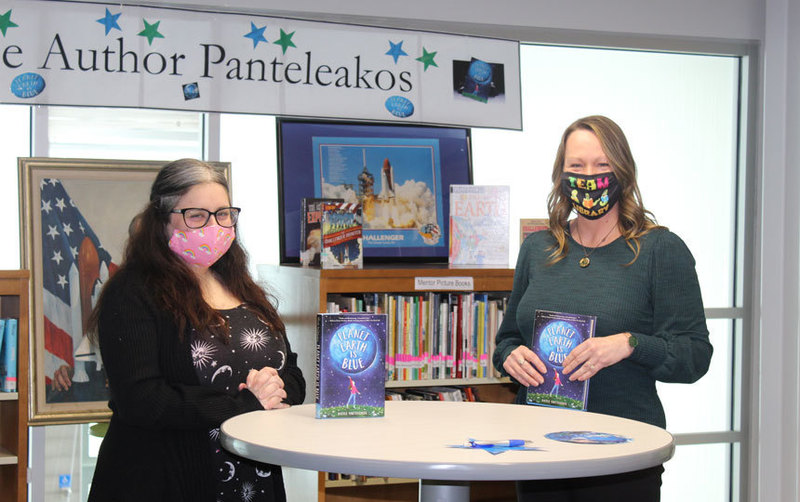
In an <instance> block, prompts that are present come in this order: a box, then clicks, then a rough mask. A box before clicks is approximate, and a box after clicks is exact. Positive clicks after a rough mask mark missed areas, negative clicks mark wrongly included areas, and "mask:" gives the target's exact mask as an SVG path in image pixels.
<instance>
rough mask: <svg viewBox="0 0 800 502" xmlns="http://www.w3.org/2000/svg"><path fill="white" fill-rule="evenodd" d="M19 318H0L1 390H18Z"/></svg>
mask: <svg viewBox="0 0 800 502" xmlns="http://www.w3.org/2000/svg"><path fill="white" fill-rule="evenodd" d="M17 325H18V321H17V319H3V318H0V382H1V383H2V385H0V390H2V391H3V392H17Z"/></svg>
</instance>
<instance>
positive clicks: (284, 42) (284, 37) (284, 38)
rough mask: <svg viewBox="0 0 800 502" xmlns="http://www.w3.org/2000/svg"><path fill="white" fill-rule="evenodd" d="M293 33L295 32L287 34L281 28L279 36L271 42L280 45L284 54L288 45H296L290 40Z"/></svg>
mask: <svg viewBox="0 0 800 502" xmlns="http://www.w3.org/2000/svg"><path fill="white" fill-rule="evenodd" d="M294 34H295V32H294V31H293V32H291V33H289V34H287V33H286V32H285V31H283V28H281V36H280V38H279V39H278V40H276V41H274V42H272V43H273V44H278V45H280V46H281V49H283V53H284V54H286V49H288V48H289V47H297V46H296V45H294V42H292V37H293V36H294Z"/></svg>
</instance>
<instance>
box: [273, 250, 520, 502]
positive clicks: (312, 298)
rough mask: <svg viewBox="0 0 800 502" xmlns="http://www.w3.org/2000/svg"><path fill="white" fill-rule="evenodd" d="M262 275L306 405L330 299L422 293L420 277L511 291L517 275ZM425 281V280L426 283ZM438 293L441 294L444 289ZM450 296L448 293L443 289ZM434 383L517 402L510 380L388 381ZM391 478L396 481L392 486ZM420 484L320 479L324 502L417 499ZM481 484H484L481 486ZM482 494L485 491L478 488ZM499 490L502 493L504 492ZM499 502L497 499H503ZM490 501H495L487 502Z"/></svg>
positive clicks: (376, 271)
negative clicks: (319, 324) (319, 325)
mask: <svg viewBox="0 0 800 502" xmlns="http://www.w3.org/2000/svg"><path fill="white" fill-rule="evenodd" d="M258 277H259V279H260V280H262V281H264V282H265V286H266V287H267V289H268V290H269V291H271V292H272V293H273V294H274V295H275V297H276V299H277V300H278V311H279V312H280V314H281V317H282V318H283V321H284V323H286V331H287V335H288V336H289V340H290V343H291V345H292V350H293V351H294V352H296V353H297V354H298V364H299V366H300V368H301V369H302V370H303V374H304V375H305V377H306V383H307V388H308V392H307V397H306V402H307V403H308V402H313V399H314V393H313V389H314V376H313V375H314V368H315V362H314V357H315V354H316V331H315V330H316V328H315V323H316V314H317V313H319V312H325V310H326V308H327V302H328V295H331V294H339V293H363V292H371V293H420V292H425V291H430V289H423V288H420V289H417V287H416V285H417V283H418V281H417V279H418V278H422V279H426V280H428V279H432V278H454V277H460V278H468V279H469V280H470V281H471V282H472V289H471V290H469V291H465V290H463V289H454V290H451V291H453V292H470V291H476V292H509V291H511V287H512V284H513V277H514V271H513V270H512V269H505V268H502V269H500V268H449V267H448V266H447V265H446V264H441V265H439V264H432V265H405V264H403V265H373V266H366V267H365V268H363V269H339V270H321V269H319V268H304V267H300V266H293V265H282V266H277V265H260V266H259V267H258ZM422 282H424V281H422ZM437 291H441V290H438V289H437ZM442 292H445V291H442ZM433 385H448V386H452V385H470V386H476V387H477V388H478V393H479V397H480V399H481V400H483V401H491V402H511V401H512V400H513V398H514V393H515V389H514V388H513V385H512V384H511V383H510V382H509V381H508V379H500V378H481V379H476V378H466V379H440V380H407V381H391V382H387V387H391V388H410V387H421V386H433ZM390 480H391V482H390ZM416 482H417V480H396V479H393V478H374V479H372V480H369V481H366V482H365V481H363V480H362V481H358V478H356V477H354V478H353V479H351V480H337V481H329V480H327V476H326V474H325V473H319V476H318V484H319V486H318V490H317V494H318V500H319V501H320V502H323V501H327V502H335V501H339V500H347V499H349V498H351V497H353V498H357V499H369V500H378V501H382V500H385V501H389V500H391V501H399V500H410V501H411V500H417V491H416V486H414V483H416ZM476 484H480V483H476ZM476 488H477V489H476V490H473V491H475V492H476V493H480V492H481V488H480V487H476ZM498 490H499V491H498ZM513 490H514V485H513V483H504V484H501V485H497V484H494V485H493V486H492V487H491V490H490V491H491V492H492V493H494V494H496V495H503V496H501V497H500V499H503V498H504V496H506V497H507V496H510V497H512V499H513V493H514V492H513ZM500 499H497V500H500ZM486 500H492V499H491V498H490V499H486Z"/></svg>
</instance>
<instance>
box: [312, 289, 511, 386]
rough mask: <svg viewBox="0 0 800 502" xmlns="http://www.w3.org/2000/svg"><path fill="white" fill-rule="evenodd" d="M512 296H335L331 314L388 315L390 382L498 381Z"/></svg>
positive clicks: (492, 294) (416, 294) (387, 351)
mask: <svg viewBox="0 0 800 502" xmlns="http://www.w3.org/2000/svg"><path fill="white" fill-rule="evenodd" d="M507 300H508V293H474V292H470V293H448V292H442V293H439V292H424V293H408V294H401V293H361V294H351V295H345V294H331V295H329V296H328V305H327V310H328V312H334V313H335V312H372V313H381V314H387V329H386V363H385V366H386V381H398V380H400V381H405V380H432V379H454V378H491V377H496V376H499V375H498V374H497V372H496V370H494V368H493V366H492V356H493V354H494V348H495V341H494V337H495V334H496V333H497V330H498V328H499V327H500V323H501V322H502V320H503V313H504V312H505V308H506V304H507Z"/></svg>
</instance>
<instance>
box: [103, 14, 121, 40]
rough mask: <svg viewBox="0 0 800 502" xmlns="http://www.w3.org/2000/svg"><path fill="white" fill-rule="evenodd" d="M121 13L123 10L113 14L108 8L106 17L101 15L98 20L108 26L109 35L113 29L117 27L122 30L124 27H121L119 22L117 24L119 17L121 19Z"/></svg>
mask: <svg viewBox="0 0 800 502" xmlns="http://www.w3.org/2000/svg"><path fill="white" fill-rule="evenodd" d="M121 15H122V12H120V13H119V14H112V13H111V12H110V11H109V10H108V9H106V15H105V17H101V18H100V19H98V20H97V22H98V23H100V24H102V25H103V26H105V27H106V35H108V33H109V32H110V31H111V30H115V29H116V30H119V31H122V28H120V27H119V24H117V19H119V16H121Z"/></svg>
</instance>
